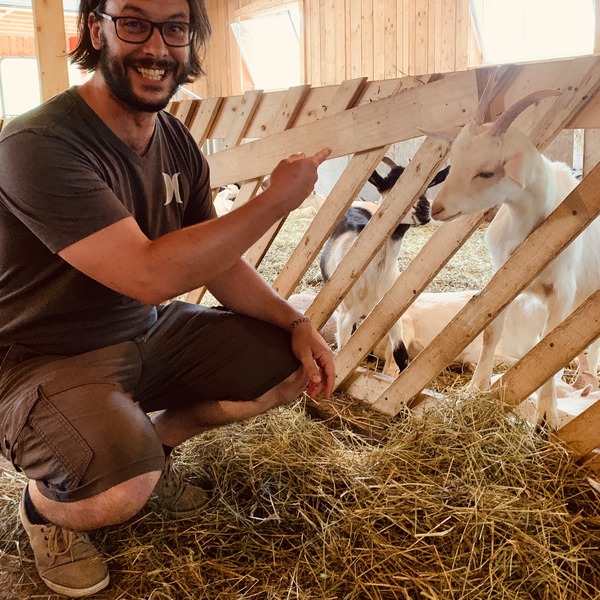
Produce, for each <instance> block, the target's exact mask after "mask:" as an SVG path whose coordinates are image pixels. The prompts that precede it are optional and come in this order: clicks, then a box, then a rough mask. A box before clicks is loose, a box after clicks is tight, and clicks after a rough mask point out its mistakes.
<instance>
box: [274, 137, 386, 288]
mask: <svg viewBox="0 0 600 600" xmlns="http://www.w3.org/2000/svg"><path fill="white" fill-rule="evenodd" d="M388 149H389V145H387V146H383V147H381V148H377V149H375V150H370V151H367V152H359V153H356V154H355V155H354V156H353V157H352V159H351V161H350V162H349V164H348V166H347V167H346V169H345V170H344V173H343V174H342V176H341V177H340V178H339V179H338V181H337V182H336V184H335V186H334V187H333V189H332V190H331V192H330V193H329V195H328V196H327V200H325V202H324V203H323V206H322V207H321V208H320V210H319V212H318V213H317V215H316V217H315V218H314V219H313V220H312V222H311V224H310V225H309V227H308V229H307V230H306V233H305V234H304V236H303V238H302V240H301V241H300V243H299V244H298V246H296V249H295V250H294V251H293V252H292V255H291V256H290V258H289V259H288V261H287V262H286V264H285V265H284V267H283V269H282V270H281V273H279V276H278V277H277V279H276V280H275V282H274V283H273V289H274V290H275V291H276V292H277V293H278V294H279V295H280V296H282V297H284V298H289V297H290V295H291V294H292V293H293V292H294V290H295V289H296V286H297V285H298V284H299V283H300V280H301V279H302V277H303V275H304V273H306V271H307V269H308V267H309V266H310V265H311V264H312V262H313V261H314V260H315V258H316V257H317V255H318V254H319V252H320V251H321V248H322V246H323V242H324V241H325V240H326V239H327V238H328V237H329V236H330V235H331V233H332V232H333V230H334V229H335V226H336V225H337V223H338V222H339V221H340V219H341V218H342V217H343V216H344V214H345V212H346V211H347V210H348V208H349V207H350V205H351V204H352V202H353V201H354V199H355V198H356V195H357V194H358V192H360V190H361V189H362V187H363V186H364V185H365V183H366V182H367V179H368V178H369V176H370V174H371V173H372V172H373V170H374V169H375V168H376V167H377V166H378V165H379V163H380V162H381V159H382V158H383V157H384V156H385V153H386V152H387V151H388Z"/></svg>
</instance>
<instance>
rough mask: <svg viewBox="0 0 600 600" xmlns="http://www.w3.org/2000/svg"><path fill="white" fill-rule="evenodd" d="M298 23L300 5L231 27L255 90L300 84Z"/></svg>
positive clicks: (292, 5)
mask: <svg viewBox="0 0 600 600" xmlns="http://www.w3.org/2000/svg"><path fill="white" fill-rule="evenodd" d="M299 24H300V11H299V8H298V3H297V2H296V3H293V4H291V5H290V6H289V8H287V9H286V10H280V11H279V12H276V13H274V14H268V15H265V16H260V17H254V18H251V19H247V20H244V21H240V22H239V23H232V24H231V27H232V29H233V33H234V35H235V38H236V40H237V43H238V45H239V47H240V51H241V53H242V58H243V59H244V61H245V63H246V66H247V67H248V71H249V72H250V76H251V77H252V81H253V83H254V88H255V89H261V90H273V89H282V88H289V87H292V86H295V85H300V84H301V82H302V80H301V74H300V39H299V35H298V31H299Z"/></svg>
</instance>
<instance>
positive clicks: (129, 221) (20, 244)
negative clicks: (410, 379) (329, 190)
mask: <svg viewBox="0 0 600 600" xmlns="http://www.w3.org/2000/svg"><path fill="white" fill-rule="evenodd" d="M79 28H80V44H79V46H78V47H77V48H76V49H75V51H74V52H73V58H74V59H75V61H76V62H77V63H78V64H79V65H80V66H81V67H83V68H85V69H88V70H90V71H94V74H93V76H92V78H91V79H90V80H89V81H88V82H86V83H85V84H83V85H81V86H79V87H76V88H72V89H70V90H68V91H66V92H64V93H62V94H60V95H59V96H57V97H56V98H54V99H52V100H51V101H49V102H47V103H45V104H44V105H42V106H41V107H39V108H38V109H36V110H34V111H31V112H30V113H28V114H26V115H24V116H22V117H20V118H17V119H14V120H13V121H12V122H11V123H10V124H9V125H8V126H7V127H6V128H5V130H4V131H3V133H2V136H1V137H0V182H1V183H0V229H1V231H2V235H0V281H1V284H0V361H1V368H0V433H1V436H2V437H1V438H0V439H1V441H2V451H3V453H4V454H5V455H6V456H7V458H9V459H10V460H11V461H12V462H13V464H14V465H15V467H16V468H17V469H19V470H22V471H23V472H24V473H25V474H26V475H27V477H28V478H29V484H28V485H27V487H26V489H25V490H24V494H23V498H22V501H21V504H20V507H19V514H20V517H21V520H22V523H23V526H24V528H25V530H26V531H27V534H28V535H29V538H30V541H31V546H32V548H33V552H34V554H35V560H36V565H37V568H38V571H39V573H40V576H41V577H42V579H43V581H44V582H45V583H46V585H48V587H49V588H51V589H52V590H54V591H55V592H58V593H61V594H65V595H67V596H72V597H81V596H86V595H90V594H94V593H96V592H98V591H99V590H101V589H103V588H104V587H105V586H106V585H107V584H108V582H109V574H108V571H107V568H106V565H105V564H104V562H103V561H102V557H101V556H100V554H99V553H98V551H97V550H96V549H95V548H94V546H93V545H92V543H91V541H90V539H89V537H88V535H87V534H86V532H87V531H89V530H93V529H96V528H99V527H104V526H107V525H112V524H116V523H121V522H123V521H125V520H127V519H129V518H131V517H132V516H133V515H135V514H136V513H137V512H138V511H139V510H140V509H141V508H142V507H143V506H144V504H145V503H146V501H147V500H148V499H149V497H150V496H151V494H153V495H154V501H155V502H156V504H157V505H158V506H160V507H161V509H162V510H163V511H164V513H165V514H166V515H168V516H171V517H174V518H184V517H185V518H189V517H193V516H194V515H198V514H199V513H201V512H202V507H203V504H204V503H205V502H206V494H205V492H204V491H203V490H201V489H199V488H196V487H194V486H191V485H189V484H186V483H185V482H183V481H182V479H181V478H180V477H179V476H178V474H177V473H176V472H175V470H174V468H173V462H172V459H170V458H169V455H170V452H171V450H172V448H173V447H175V446H177V445H179V444H181V443H182V442H183V441H185V440H187V439H189V438H191V437H192V436H194V435H196V434H198V433H199V432H202V431H205V430H207V429H210V428H213V427H219V426H222V425H226V424H229V423H233V422H236V421H241V420H243V419H247V418H249V417H252V416H254V415H257V414H260V413H263V412H265V411H267V410H269V409H270V408H273V407H276V406H280V405H283V404H287V403H289V402H292V401H293V400H294V399H296V398H297V397H298V395H299V394H300V393H302V392H303V391H304V390H308V393H309V394H311V395H316V394H319V393H322V392H323V393H325V395H326V396H328V395H329V394H330V393H331V391H332V388H333V383H334V368H333V356H332V353H331V351H330V349H329V347H328V346H327V344H326V343H325V342H324V341H323V339H322V338H321V337H320V335H319V334H318V333H317V332H316V331H315V330H314V329H313V327H312V326H311V324H310V322H308V321H307V319H305V318H304V317H303V315H302V314H301V313H300V312H298V311H297V310H295V309H294V308H292V307H291V306H290V305H289V304H288V303H287V302H285V301H284V300H283V299H282V298H280V297H279V296H278V295H277V294H276V293H274V292H273V290H272V289H271V288H270V287H269V286H268V285H267V284H266V283H265V282H264V281H263V279H262V278H261V277H260V276H259V275H258V273H257V272H256V271H255V270H254V269H253V268H252V267H251V266H250V265H249V264H248V263H247V262H245V261H244V259H243V258H242V255H243V253H244V252H245V251H246V250H247V249H248V248H249V247H250V246H251V245H252V244H253V243H254V242H255V241H257V240H258V239H260V237H261V236H262V235H263V234H264V233H265V232H266V231H267V230H268V229H269V228H270V227H271V225H272V224H273V223H275V222H276V221H277V220H278V219H280V218H281V217H283V216H285V215H286V214H287V213H288V212H289V211H291V210H293V209H295V208H296V207H298V206H299V205H300V204H301V202H302V201H303V200H304V198H306V196H308V194H309V193H310V192H311V191H312V189H313V187H314V184H315V182H316V179H317V167H318V166H319V164H320V163H321V162H322V161H323V160H325V159H326V158H327V156H328V155H329V150H328V149H324V150H321V151H320V152H317V153H316V154H315V155H314V156H309V157H306V156H304V155H303V154H298V155H294V156H292V157H290V158H288V159H286V160H283V161H282V162H281V163H280V164H279V165H278V166H277V167H276V168H275V170H274V171H273V173H272V175H271V185H270V187H269V189H268V190H266V191H265V192H264V193H263V194H261V195H260V196H258V197H257V198H256V199H255V200H253V201H252V202H250V203H248V204H246V205H245V206H242V207H241V208H239V209H238V210H235V211H234V212H232V213H229V214H227V215H225V216H223V217H222V218H219V219H216V218H215V216H216V215H215V211H214V208H213V205H212V202H211V194H210V185H209V172H208V166H207V163H206V160H205V159H204V157H203V156H202V155H201V153H200V151H199V149H198V146H197V144H196V143H195V142H194V140H193V139H192V138H191V136H190V134H189V132H188V131H187V130H186V129H185V128H184V127H183V125H182V124H181V123H180V122H179V121H178V120H177V119H175V118H173V117H172V116H170V115H169V114H166V113H165V112H163V110H162V109H164V107H165V106H166V104H167V102H168V101H169V99H170V98H171V96H172V95H173V93H174V91H175V90H176V89H177V86H178V85H180V84H182V83H185V82H188V81H191V80H192V79H193V78H195V77H198V76H200V75H201V74H202V66H201V62H200V52H201V50H202V49H203V46H204V44H205V42H206V40H207V38H208V36H209V34H210V25H209V22H208V19H207V15H206V10H205V6H204V0H82V2H81V4H80V13H79ZM203 285H206V286H207V287H208V289H209V290H210V291H211V292H212V294H213V295H214V296H215V297H216V298H217V299H218V300H219V301H220V302H221V303H222V305H223V307H224V308H221V309H218V308H215V309H210V308H204V307H200V306H196V305H191V304H186V303H182V302H174V303H171V304H169V305H164V304H162V303H163V302H164V301H165V300H168V299H170V298H173V297H175V296H178V295H180V294H183V293H185V292H187V291H189V290H192V289H195V288H197V287H200V286H203ZM148 413H153V415H152V418H149V417H148Z"/></svg>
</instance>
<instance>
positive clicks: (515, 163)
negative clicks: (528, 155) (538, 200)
mask: <svg viewBox="0 0 600 600" xmlns="http://www.w3.org/2000/svg"><path fill="white" fill-rule="evenodd" d="M524 158H525V157H524V155H523V154H522V153H520V152H519V153H518V154H515V155H513V156H511V157H510V158H509V159H508V160H507V161H506V162H505V163H504V172H505V173H506V175H507V177H509V178H510V179H511V180H512V181H514V182H515V183H516V184H517V185H518V186H519V187H520V188H521V189H524V188H525V182H524V177H523V166H524Z"/></svg>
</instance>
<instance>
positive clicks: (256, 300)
mask: <svg viewBox="0 0 600 600" xmlns="http://www.w3.org/2000/svg"><path fill="white" fill-rule="evenodd" d="M208 289H209V290H210V292H211V293H212V294H213V296H215V298H216V299H217V300H219V302H221V304H223V306H226V307H227V308H229V309H230V310H232V311H233V312H236V313H239V314H243V315H248V316H251V317H255V318H257V319H260V320H262V321H266V322H268V323H272V324H273V325H277V326H278V327H281V328H282V329H286V330H289V329H290V326H291V324H292V323H293V322H294V321H296V320H297V319H299V318H301V317H303V316H304V315H303V314H302V313H301V312H299V311H297V310H296V309H295V308H294V307H293V306H291V305H290V304H289V303H288V302H286V301H285V300H284V299H283V298H282V297H281V296H279V295H278V294H277V293H276V292H275V291H274V290H273V289H272V288H271V286H269V285H268V284H267V283H266V282H265V280H264V279H263V278H262V277H261V276H260V275H259V274H258V272H257V271H256V270H255V269H254V267H252V266H251V265H250V264H249V263H247V262H246V261H245V260H244V259H243V258H242V259H240V260H238V261H237V262H236V263H235V264H234V265H233V266H232V267H231V268H230V269H228V270H227V271H226V272H224V273H222V274H221V275H219V277H217V278H216V279H215V280H214V281H212V282H210V283H209V285H208ZM292 351H293V352H294V354H295V356H296V358H298V360H300V362H301V363H302V365H303V366H304V370H305V371H306V374H307V375H308V377H309V379H310V383H309V386H308V394H309V395H310V396H312V397H314V396H316V395H318V394H319V393H321V392H323V393H324V394H325V396H326V397H327V398H329V396H330V394H331V392H332V391H333V386H334V384H335V367H334V365H333V352H332V351H331V348H329V346H328V345H327V343H326V342H325V340H324V339H323V338H322V337H321V335H320V334H319V333H318V332H317V331H316V330H315V329H314V327H313V326H312V325H311V324H310V323H309V322H306V323H301V324H300V325H298V326H297V327H294V330H293V332H292Z"/></svg>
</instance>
